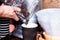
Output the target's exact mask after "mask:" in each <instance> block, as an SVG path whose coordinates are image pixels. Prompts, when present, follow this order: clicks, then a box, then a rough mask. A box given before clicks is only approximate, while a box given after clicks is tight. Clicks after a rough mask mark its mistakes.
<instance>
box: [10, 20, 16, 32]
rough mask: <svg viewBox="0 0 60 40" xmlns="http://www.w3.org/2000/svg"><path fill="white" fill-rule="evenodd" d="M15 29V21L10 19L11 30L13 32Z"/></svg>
mask: <svg viewBox="0 0 60 40" xmlns="http://www.w3.org/2000/svg"><path fill="white" fill-rule="evenodd" d="M14 30H15V26H14V24H13V21H12V20H10V24H9V32H10V33H12V32H13V31H14Z"/></svg>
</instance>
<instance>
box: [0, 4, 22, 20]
mask: <svg viewBox="0 0 60 40" xmlns="http://www.w3.org/2000/svg"><path fill="white" fill-rule="evenodd" d="M15 11H21V9H20V8H17V7H12V6H7V5H1V6H0V17H5V18H12V19H14V20H16V21H18V20H19V18H18V17H17V15H16V13H15Z"/></svg>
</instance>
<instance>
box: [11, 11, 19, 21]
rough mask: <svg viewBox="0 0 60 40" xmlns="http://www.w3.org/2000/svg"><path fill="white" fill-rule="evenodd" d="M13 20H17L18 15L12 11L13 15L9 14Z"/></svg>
mask: <svg viewBox="0 0 60 40" xmlns="http://www.w3.org/2000/svg"><path fill="white" fill-rule="evenodd" d="M11 17H12V18H13V19H14V20H16V21H18V20H19V18H18V16H17V15H16V14H15V13H14V12H13V15H12V16H11Z"/></svg>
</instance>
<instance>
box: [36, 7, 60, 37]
mask: <svg viewBox="0 0 60 40" xmlns="http://www.w3.org/2000/svg"><path fill="white" fill-rule="evenodd" d="M36 16H37V19H38V22H39V24H40V25H41V27H42V28H43V29H44V30H45V31H46V32H47V33H48V35H52V36H60V8H50V9H44V10H41V11H39V12H37V13H36Z"/></svg>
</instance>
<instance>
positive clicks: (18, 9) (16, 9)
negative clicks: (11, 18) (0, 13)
mask: <svg viewBox="0 0 60 40" xmlns="http://www.w3.org/2000/svg"><path fill="white" fill-rule="evenodd" d="M13 9H14V11H21V9H20V8H18V7H13Z"/></svg>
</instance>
